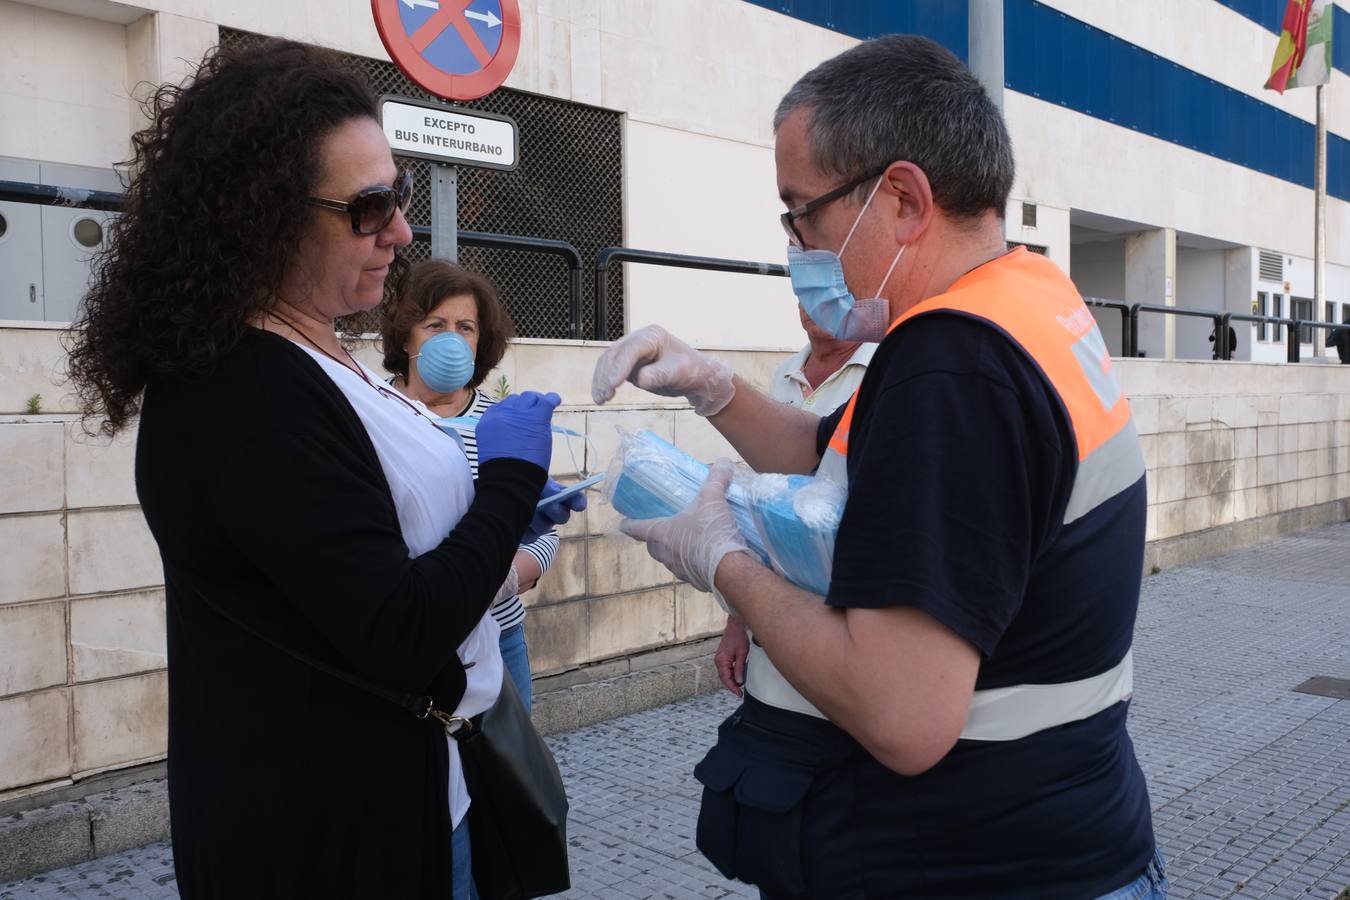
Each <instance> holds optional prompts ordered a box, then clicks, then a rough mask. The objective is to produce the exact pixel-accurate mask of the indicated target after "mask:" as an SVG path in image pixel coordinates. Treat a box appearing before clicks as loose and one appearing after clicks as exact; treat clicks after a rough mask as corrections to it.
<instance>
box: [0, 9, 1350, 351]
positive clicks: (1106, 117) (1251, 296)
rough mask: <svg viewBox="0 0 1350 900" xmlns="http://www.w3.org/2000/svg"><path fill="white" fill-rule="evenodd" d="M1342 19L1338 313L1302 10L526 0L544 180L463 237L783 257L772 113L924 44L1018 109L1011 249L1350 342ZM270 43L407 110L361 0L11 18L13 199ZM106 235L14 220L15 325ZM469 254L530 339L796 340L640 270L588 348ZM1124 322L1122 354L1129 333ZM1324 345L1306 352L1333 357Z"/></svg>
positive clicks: (107, 179) (786, 300)
mask: <svg viewBox="0 0 1350 900" xmlns="http://www.w3.org/2000/svg"><path fill="white" fill-rule="evenodd" d="M1337 3H1338V5H1337V6H1335V7H1334V15H1335V17H1336V25H1337V27H1336V28H1335V33H1337V34H1338V35H1340V38H1339V40H1338V41H1336V42H1335V43H1334V47H1335V64H1336V69H1335V71H1334V72H1333V76H1332V83H1331V84H1330V85H1329V86H1328V88H1327V95H1328V103H1327V110H1328V132H1329V135H1328V157H1329V160H1328V176H1329V177H1328V193H1329V201H1328V205H1327V211H1326V221H1327V241H1326V246H1327V258H1328V265H1327V279H1326V285H1327V297H1326V298H1325V301H1324V303H1323V304H1322V305H1321V308H1314V307H1315V306H1316V304H1315V303H1314V300H1313V285H1312V281H1313V272H1312V256H1313V251H1312V245H1313V223H1312V219H1313V211H1312V179H1313V131H1314V129H1313V125H1312V123H1313V120H1314V100H1313V90H1312V89H1307V88H1305V89H1295V90H1292V91H1289V92H1288V93H1286V94H1285V95H1283V96H1281V95H1278V94H1275V93H1274V92H1271V91H1267V90H1264V88H1263V87H1262V85H1263V83H1264V81H1265V78H1266V75H1267V74H1268V70H1269V65H1270V60H1271V57H1272V55H1273V52H1274V46H1275V41H1276V32H1277V31H1278V28H1279V22H1280V19H1281V17H1282V14H1283V6H1284V3H1283V0H1150V2H1143V3H1132V4H1105V3H1097V2H1094V0H1048V2H1036V0H904V2H895V0H863V2H848V3H845V2H841V0H698V2H688V3H685V2H681V3H668V2H657V0H571V2H563V0H522V2H521V4H520V7H521V14H522V17H523V23H524V27H523V29H522V44H521V50H520V55H519V59H518V62H517V64H516V67H515V70H514V71H513V73H512V75H511V77H510V78H509V79H508V80H507V82H506V86H505V88H504V89H503V90H501V91H499V92H497V94H495V95H492V96H491V97H490V98H488V100H487V101H485V102H484V103H483V104H482V105H491V104H494V103H495V108H497V109H499V110H501V109H505V110H509V111H511V112H512V113H514V114H515V115H517V117H518V119H519V121H520V122H521V132H522V171H520V172H517V173H497V172H487V171H483V170H478V171H469V172H467V173H466V176H465V177H466V179H467V184H466V187H465V188H464V197H465V198H467V200H466V202H464V203H462V204H461V228H469V229H477V230H483V231H493V232H508V233H516V234H527V235H530V236H535V237H546V238H562V239H564V240H568V241H569V242H571V243H573V244H574V245H576V246H577V247H578V249H579V251H580V252H581V255H582V257H583V265H586V266H589V265H590V264H591V262H592V260H593V259H594V255H595V253H596V252H598V250H600V249H602V248H603V247H605V246H613V245H619V244H622V245H625V246H629V247H636V248H641V249H647V250H659V251H667V252H677V253H689V254H697V255H704V256H717V257H729V258H735V259H744V260H752V261H763V262H782V261H783V258H784V251H783V239H782V234H781V231H780V230H779V229H778V227H777V224H776V222H774V221H773V219H774V218H775V217H776V216H777V214H778V212H780V208H779V202H778V200H777V196H776V194H777V192H776V190H775V187H774V176H773V161H772V141H773V134H772V130H771V127H770V120H771V116H772V113H773V108H774V106H775V104H776V103H777V100H778V99H779V97H781V95H782V94H783V92H784V91H785V90H786V89H787V87H788V86H789V85H790V84H791V83H792V81H793V80H794V79H795V78H796V77H798V76H799V75H800V74H802V73H803V72H805V71H806V70H808V69H809V68H810V67H811V66H813V65H815V64H816V63H817V62H819V61H821V60H822V59H825V58H827V57H829V56H831V55H833V54H835V53H837V52H839V51H840V50H842V49H845V48H846V47H848V46H850V45H852V44H853V43H854V42H855V41H856V40H858V39H859V38H865V37H868V36H872V35H876V34H882V33H887V32H894V31H913V32H918V33H922V34H926V35H928V36H930V37H933V38H934V39H935V40H938V41H939V42H941V43H943V44H944V45H946V46H947V47H949V48H950V49H952V50H953V52H955V53H956V54H957V55H959V56H961V57H962V58H963V59H966V60H967V61H968V62H970V64H971V66H972V68H974V69H975V71H976V72H977V74H979V75H980V77H981V79H982V80H983V81H984V83H985V84H986V86H987V87H988V89H989V90H990V93H991V94H992V95H993V96H994V97H995V99H996V100H997V101H998V102H999V103H1000V104H1001V105H1002V107H1003V109H1004V111H1005V114H1006V116H1007V120H1008V125H1009V128H1010V130H1011V132H1012V135H1013V139H1014V143H1015V147H1016V153H1017V163H1018V177H1017V181H1016V184H1015V187H1014V191H1013V197H1012V200H1011V202H1010V203H1009V207H1008V210H1007V218H1006V221H1007V235H1008V238H1009V240H1011V241H1016V242H1019V243H1024V244H1027V245H1030V246H1031V247H1033V248H1036V249H1039V250H1042V251H1043V252H1045V253H1047V254H1048V255H1049V256H1050V257H1051V258H1052V259H1054V260H1055V261H1056V262H1058V263H1059V264H1060V265H1061V266H1063V267H1064V268H1065V269H1067V270H1068V271H1069V272H1070V274H1071V275H1072V277H1073V278H1074V280H1075V281H1076V282H1077V283H1078V285H1079V287H1080V289H1081V290H1082V291H1083V293H1084V294H1086V295H1089V296H1095V297H1101V298H1104V299H1111V300H1122V301H1128V302H1130V303H1135V302H1141V303H1152V304H1159V305H1179V306H1184V307H1193V308H1203V309H1216V310H1227V311H1229V312H1233V313H1252V312H1257V313H1262V314H1267V315H1282V316H1294V317H1300V318H1316V319H1319V320H1323V321H1346V320H1347V319H1350V140H1347V138H1350V83H1348V82H1347V77H1350V76H1347V74H1346V73H1347V69H1350V13H1347V12H1346V6H1345V5H1343V4H1345V3H1346V0H1337ZM257 35H277V36H284V37H290V38H296V39H300V40H307V41H313V42H315V43H320V44H324V45H326V46H330V47H333V48H335V49H338V50H340V51H343V52H345V53H350V54H353V55H354V56H357V57H361V58H363V61H364V62H365V64H366V65H367V68H368V70H369V71H370V72H371V73H372V78H373V80H374V81H375V82H376V83H377V84H378V85H379V86H380V88H381V89H382V90H396V91H397V90H404V91H407V90H408V89H409V88H410V87H411V86H409V85H407V84H406V82H403V81H402V76H401V75H399V74H398V73H397V72H396V71H395V70H393V68H392V66H390V65H389V64H388V62H387V56H386V54H385V52H384V49H383V47H382V45H381V44H380V42H379V39H378V37H377V36H376V33H375V28H374V25H373V23H372V21H371V16H370V9H369V5H368V4H366V3H364V2H362V0H322V2H318V0H315V2H310V3H306V4H299V5H295V4H287V5H284V6H276V5H273V4H265V3H262V2H252V0H236V2H231V3H228V4H207V3H205V2H202V0H141V2H139V3H136V4H129V3H122V2H114V0H40V2H39V0H29V2H17V0H0V121H2V122H4V123H5V124H4V127H3V128H0V180H12V181H30V182H42V183H46V184H60V185H65V186H73V187H85V188H98V189H104V190H107V189H116V188H117V187H118V180H117V175H116V174H115V172H114V166H115V164H116V163H118V162H119V161H121V160H123V159H125V158H126V157H127V156H128V147H129V138H130V135H131V133H132V132H133V131H134V130H135V129H136V128H138V127H140V126H141V124H143V121H144V120H143V117H142V114H141V112H140V110H139V106H138V100H139V98H141V97H143V96H144V95H145V91H146V87H147V85H149V84H152V83H157V82H162V81H172V80H178V79H181V78H182V77H183V76H184V75H185V74H186V73H187V72H189V71H190V70H191V67H192V65H193V63H194V62H195V61H196V60H197V59H199V58H200V56H201V54H202V53H203V52H204V51H205V50H206V49H207V48H209V47H210V46H212V45H214V44H215V43H217V42H219V41H221V40H227V41H228V40H246V39H250V38H251V37H253V36H257ZM424 181H425V179H424ZM425 197H426V192H425V188H422V190H421V192H420V193H419V202H418V203H417V204H415V206H414V216H415V217H416V216H418V215H421V216H423V217H424V218H425V216H426V215H427V212H426V203H425ZM475 201H476V202H475ZM107 215H108V214H106V213H99V212H92V211H81V210H72V209H59V208H52V207H48V208H39V207H35V206H26V205H22V204H14V203H0V217H2V218H3V224H2V225H0V272H3V273H4V275H3V276H2V277H0V320H34V319H36V320H45V321H49V322H63V321H69V320H70V319H71V318H72V316H73V315H74V313H75V310H76V308H77V305H78V302H79V297H80V294H81V292H82V289H83V285H84V282H85V279H86V277H87V260H88V257H89V255H90V253H91V252H93V251H94V250H96V249H97V248H98V247H99V246H100V243H101V241H102V239H103V230H102V225H103V221H104V220H105V219H106V217H107ZM412 250H413V252H414V254H425V253H426V252H427V245H425V244H417V245H415V246H414V247H413V248H412ZM465 259H466V262H468V263H469V264H471V265H475V266H478V267H480V268H483V269H485V270H486V271H488V272H489V274H491V275H493V276H494V277H495V278H496V279H497V280H498V281H499V282H500V283H502V286H503V289H504V293H505V295H506V296H507V299H508V302H510V303H511V304H512V309H513V312H515V314H516V317H517V319H518V320H519V321H520V324H521V332H522V334H524V335H526V336H529V337H540V338H567V337H614V336H617V334H619V333H622V331H623V330H625V329H631V328H633V327H636V326H640V325H643V324H647V323H649V322H655V321H659V322H662V323H664V324H666V325H668V326H669V327H671V328H672V329H673V330H675V331H676V332H677V333H680V334H681V335H683V336H685V337H687V338H689V339H690V340H692V341H694V342H696V343H700V344H703V345H710V346H728V347H742V348H748V347H765V348H786V347H795V346H798V345H799V344H800V341H801V332H800V329H799V326H798V324H797V321H796V316H795V313H794V311H793V309H792V295H791V292H790V290H789V289H788V285H787V283H786V281H785V280H783V279H780V278H768V277H762V276H757V275H734V274H726V273H719V274H713V273H707V272H699V271H691V270H681V269H668V268H656V267H652V266H640V265H633V264H628V265H625V266H624V267H623V268H624V269H626V271H624V272H617V268H618V267H616V275H618V276H621V278H619V279H615V280H616V281H617V283H616V285H615V289H614V291H613V293H612V296H611V298H610V303H609V310H610V313H609V316H608V319H609V326H608V328H607V330H606V333H604V334H599V333H597V332H596V330H595V316H594V314H593V312H592V306H593V302H594V295H593V287H592V285H591V279H590V278H589V277H587V278H585V279H584V287H583V293H584V295H585V315H584V320H583V321H581V322H579V323H576V325H575V326H574V327H573V329H572V330H569V323H568V322H567V321H566V311H565V307H566V297H565V284H566V272H565V270H564V268H563V267H562V265H561V264H560V263H558V262H557V261H556V260H541V259H539V258H538V257H533V258H531V257H527V256H524V255H520V254H506V255H504V254H501V253H499V252H497V251H475V250H469V251H467V252H466V257H465ZM1099 312H1100V315H1099V318H1100V320H1101V322H1102V326H1103V331H1104V333H1105V335H1106V338H1107V342H1108V345H1109V346H1111V347H1112V348H1113V349H1116V348H1118V347H1119V346H1120V344H1119V340H1120V319H1119V317H1118V316H1117V315H1116V314H1115V313H1114V312H1110V311H1099ZM361 324H362V323H356V325H357V326H358V328H357V330H364V329H362V328H360V327H359V326H360V325H361ZM1210 329H1211V324H1210V322H1208V321H1207V320H1204V319H1195V318H1192V319H1187V318H1178V317H1172V316H1167V317H1161V316H1149V317H1145V318H1144V319H1143V320H1141V329H1140V335H1139V342H1138V343H1139V349H1140V350H1141V351H1142V352H1144V353H1145V354H1146V355H1148V356H1153V357H1158V356H1163V357H1176V358H1206V357H1208V356H1209V353H1210V349H1211V347H1210V343H1209V341H1208V340H1207V338H1208V336H1209V333H1210ZM1238 334H1239V336H1238V347H1237V357H1238V358H1240V359H1253V360H1280V359H1283V358H1284V353H1285V347H1284V343H1283V340H1284V335H1283V330H1282V329H1279V328H1275V327H1265V328H1262V327H1261V326H1256V325H1251V326H1248V325H1243V326H1242V327H1241V328H1240V329H1239V332H1238ZM1306 336H1307V337H1308V338H1309V341H1308V346H1307V347H1306V348H1305V350H1306V352H1307V354H1311V353H1313V352H1314V351H1316V352H1322V346H1321V342H1320V340H1318V341H1317V343H1316V344H1314V335H1313V334H1312V333H1309V334H1307V335H1306ZM1318 336H1319V337H1320V334H1319V335H1318ZM1117 352H1118V351H1117Z"/></svg>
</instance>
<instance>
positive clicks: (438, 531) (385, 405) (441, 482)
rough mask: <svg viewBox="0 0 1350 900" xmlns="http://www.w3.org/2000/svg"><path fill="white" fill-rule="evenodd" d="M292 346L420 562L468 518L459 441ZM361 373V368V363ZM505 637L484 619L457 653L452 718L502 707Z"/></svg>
mask: <svg viewBox="0 0 1350 900" xmlns="http://www.w3.org/2000/svg"><path fill="white" fill-rule="evenodd" d="M292 343H295V345H296V346H297V347H299V348H300V349H301V350H304V351H305V352H306V353H308V354H309V355H310V356H311V357H312V358H313V359H314V361H315V362H317V363H318V364H319V365H320V367H322V368H323V370H324V371H325V372H327V373H328V377H329V378H331V379H333V383H334V384H336V385H337V386H338V388H339V389H340V390H341V391H342V393H343V395H345V396H346V398H347V400H348V401H349V402H350V403H351V405H352V408H353V409H354V410H356V414H357V416H359V417H360V419H361V423H362V424H363V425H365V426H366V433H367V434H369V435H370V442H371V443H372V444H374V445H375V453H376V455H377V456H378V457H379V459H380V467H381V468H382V469H384V477H385V478H386V479H388V481H389V490H390V491H391V492H392V493H393V495H394V507H395V508H396V509H397V511H398V524H399V527H400V529H401V530H402V531H403V540H404V542H405V543H406V544H407V545H408V556H409V557H410V558H411V557H416V556H421V555H422V554H423V553H427V552H428V551H430V550H433V549H435V548H436V547H437V546H438V545H439V544H440V543H441V541H443V540H445V537H446V535H448V534H449V533H450V530H451V529H452V528H454V527H455V525H456V524H458V523H459V520H460V519H462V518H463V517H464V513H465V512H467V511H468V509H469V503H470V502H472V501H473V477H472V476H471V475H470V474H469V461H468V460H467V459H465V458H464V452H463V451H462V450H460V448H459V445H458V444H456V443H455V441H454V439H453V438H451V437H450V436H449V435H447V434H445V433H444V432H443V431H441V430H440V429H439V428H437V427H436V426H435V425H433V424H431V422H430V420H428V419H427V418H426V417H425V416H419V415H417V414H416V413H414V412H413V410H411V409H409V408H408V403H413V404H414V405H415V406H417V407H419V408H420V409H421V410H422V412H423V413H425V414H426V415H433V414H432V413H431V412H430V411H429V410H427V409H426V407H425V406H423V405H422V404H420V403H418V402H417V401H415V400H408V399H407V398H401V397H399V396H397V395H396V394H395V393H394V391H393V390H392V389H390V388H387V387H385V386H384V384H383V383H382V382H381V381H380V376H378V375H376V374H375V373H374V372H372V371H371V370H370V369H369V368H367V367H366V366H361V368H362V370H364V371H365V373H366V377H368V378H369V379H370V380H371V383H372V384H374V385H376V386H377V387H371V385H370V384H367V383H366V382H365V381H364V380H363V379H362V378H361V376H359V375H357V374H356V373H355V372H353V371H352V370H351V369H349V368H347V367H346V366H344V365H342V364H341V363H339V362H337V361H335V360H332V359H329V358H328V357H327V356H324V355H323V354H322V353H319V352H318V351H317V350H313V349H311V348H309V347H306V346H305V345H304V344H301V343H299V342H292ZM357 365H361V364H360V363H359V362H358V363H357ZM446 602H449V603H453V602H455V598H453V597H449V598H446ZM500 636H501V631H500V629H499V628H498V627H497V622H496V620H495V619H493V618H492V616H491V615H488V614H486V613H484V615H483V618H482V620H481V621H480V622H479V623H478V625H477V626H476V627H475V628H474V630H473V631H471V632H470V633H469V636H468V637H467V638H465V639H464V643H462V644H460V645H459V658H460V659H461V660H462V661H463V662H465V663H468V662H472V663H473V665H472V666H471V667H469V668H468V669H467V670H465V673H464V674H465V676H466V678H467V679H468V687H467V689H466V690H465V691H464V697H463V699H461V700H460V701H459V706H457V707H455V711H454V715H456V716H463V717H464V718H469V717H470V716H476V715H478V714H479V713H481V712H484V711H486V710H487V709H488V708H489V707H490V706H492V704H493V703H496V702H497V694H498V693H499V692H500V691H501V687H502V669H503V667H502V652H501V645H500V643H499V641H500ZM446 740H447V741H448V742H449V744H450V797H449V801H450V818H451V820H452V821H453V823H454V824H455V825H459V823H460V821H461V820H462V819H463V818H464V814H465V813H467V812H468V811H469V789H468V786H467V785H466V784H465V783H464V766H463V765H462V764H461V762H460V759H459V745H458V744H457V743H456V742H455V739H454V738H452V737H450V736H449V735H446Z"/></svg>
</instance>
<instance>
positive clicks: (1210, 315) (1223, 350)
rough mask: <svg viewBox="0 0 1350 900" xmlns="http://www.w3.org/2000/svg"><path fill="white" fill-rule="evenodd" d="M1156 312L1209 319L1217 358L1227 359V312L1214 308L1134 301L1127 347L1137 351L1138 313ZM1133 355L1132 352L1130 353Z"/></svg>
mask: <svg viewBox="0 0 1350 900" xmlns="http://www.w3.org/2000/svg"><path fill="white" fill-rule="evenodd" d="M1140 313H1157V314H1158V315H1165V316H1183V317H1186V316H1189V317H1191V318H1194V319H1209V320H1210V321H1212V322H1213V323H1214V347H1215V349H1216V350H1217V351H1218V352H1217V356H1216V358H1217V359H1228V350H1229V347H1228V326H1227V325H1226V324H1223V320H1224V318H1225V317H1227V316H1228V315H1229V314H1228V313H1226V312H1223V311H1222V310H1216V309H1191V308H1189V307H1186V306H1159V305H1157V304H1153V303H1135V304H1133V305H1131V306H1130V328H1129V347H1130V349H1131V350H1132V351H1133V352H1134V353H1137V352H1138V351H1139V314H1140ZM1131 355H1133V354H1131Z"/></svg>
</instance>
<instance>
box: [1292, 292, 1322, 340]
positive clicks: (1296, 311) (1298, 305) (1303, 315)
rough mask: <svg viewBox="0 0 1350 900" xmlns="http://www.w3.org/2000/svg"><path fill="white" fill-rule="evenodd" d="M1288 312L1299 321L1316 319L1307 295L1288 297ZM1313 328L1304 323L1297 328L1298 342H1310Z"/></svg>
mask: <svg viewBox="0 0 1350 900" xmlns="http://www.w3.org/2000/svg"><path fill="white" fill-rule="evenodd" d="M1289 312H1290V314H1291V316H1292V317H1293V318H1295V319H1298V320H1299V321H1300V322H1312V321H1316V319H1315V314H1314V312H1313V302H1312V300H1310V299H1308V298H1307V297H1291V298H1290V299H1289ZM1312 333H1313V330H1312V329H1311V328H1309V327H1308V326H1306V325H1304V326H1303V327H1301V328H1299V330H1298V342H1299V343H1300V344H1311V343H1312V339H1313V337H1312Z"/></svg>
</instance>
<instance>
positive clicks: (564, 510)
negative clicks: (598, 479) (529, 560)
mask: <svg viewBox="0 0 1350 900" xmlns="http://www.w3.org/2000/svg"><path fill="white" fill-rule="evenodd" d="M566 488H567V485H565V484H560V483H559V482H557V481H554V480H553V479H552V478H550V479H549V480H548V481H546V482H544V492H543V493H542V494H541V495H540V496H539V499H540V500H547V499H548V498H549V497H552V496H553V495H554V494H556V493H558V492H559V491H562V490H565V489H566ZM585 508H586V492H585V491H579V492H577V493H575V494H573V495H572V496H570V497H564V498H562V499H561V500H559V501H558V502H557V503H546V504H544V506H543V507H542V508H540V509H539V510H537V511H536V512H535V514H534V518H533V519H532V520H530V527H529V528H528V529H526V531H525V541H526V542H529V541H535V540H538V539H539V537H540V536H541V535H544V534H547V533H548V532H549V530H550V529H553V528H557V527H558V526H559V525H565V524H567V520H568V519H570V518H572V513H574V512H581V511H582V510H583V509H585Z"/></svg>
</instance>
